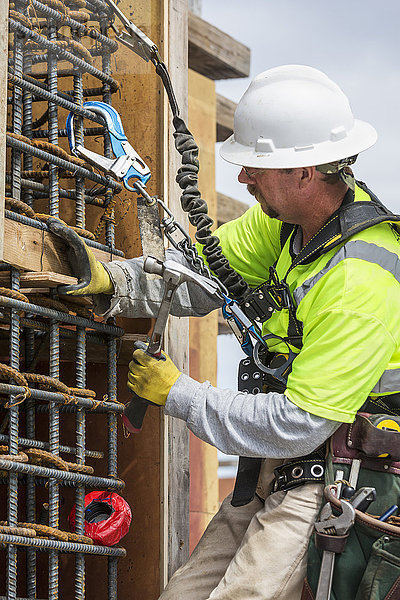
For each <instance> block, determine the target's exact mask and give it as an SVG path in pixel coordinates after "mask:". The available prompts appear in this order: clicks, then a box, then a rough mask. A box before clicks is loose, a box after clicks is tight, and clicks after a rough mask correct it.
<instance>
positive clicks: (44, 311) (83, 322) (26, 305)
mask: <svg viewBox="0 0 400 600" xmlns="http://www.w3.org/2000/svg"><path fill="white" fill-rule="evenodd" d="M0 306H4V307H5V308H16V309H17V310H24V311H26V312H29V313H32V314H34V315H40V316H42V317H47V318H48V319H55V320H56V321H61V322H62V323H69V324H70V325H78V326H80V327H87V328H89V329H95V330H96V331H101V332H102V333H104V334H107V335H112V336H116V337H120V336H122V335H123V333H124V330H123V329H121V328H120V327H117V326H116V325H106V324H104V323H99V321H92V320H90V319H85V317H75V316H73V315H70V314H68V313H63V312H60V311H59V310H54V308H44V307H43V306H38V305H37V304H31V303H30V302H22V301H21V300H14V298H9V297H8V296H1V295H0Z"/></svg>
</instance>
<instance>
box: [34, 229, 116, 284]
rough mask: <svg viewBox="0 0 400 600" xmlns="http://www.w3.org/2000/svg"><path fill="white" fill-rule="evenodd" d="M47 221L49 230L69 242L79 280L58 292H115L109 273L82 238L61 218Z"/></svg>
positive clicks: (73, 267) (70, 259)
mask: <svg viewBox="0 0 400 600" xmlns="http://www.w3.org/2000/svg"><path fill="white" fill-rule="evenodd" d="M46 223H47V225H48V227H49V230H50V231H51V232H52V233H54V234H55V235H58V236H59V237H60V238H61V239H62V240H63V241H64V242H65V243H66V244H67V246H68V250H67V252H68V260H69V263H70V265H71V269H72V272H73V273H74V275H75V277H77V278H78V280H79V281H78V283H77V284H75V285H62V286H59V287H58V292H59V293H60V294H68V295H71V296H84V295H85V296H86V295H90V294H113V293H114V286H113V283H112V281H111V279H110V276H109V274H108V273H107V271H106V269H105V268H104V266H103V265H102V263H101V262H100V261H98V260H97V259H96V258H95V256H94V254H93V252H92V250H91V249H90V248H89V246H87V245H86V244H85V242H84V241H83V240H82V238H81V237H80V236H79V235H78V234H77V233H76V232H75V231H73V230H72V229H71V228H70V227H68V226H67V225H65V223H63V222H62V221H60V220H59V219H56V218H54V217H49V218H48V219H47V221H46Z"/></svg>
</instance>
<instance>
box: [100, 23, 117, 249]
mask: <svg viewBox="0 0 400 600" xmlns="http://www.w3.org/2000/svg"><path fill="white" fill-rule="evenodd" d="M100 30H101V33H102V34H103V35H105V36H106V35H107V31H108V19H107V16H106V15H105V14H103V15H101V19H100ZM101 68H102V70H103V72H104V73H106V74H107V75H110V74H111V63H110V53H109V52H108V50H107V48H103V53H102V55H101ZM102 93H103V102H106V103H107V104H111V88H110V85H109V84H108V83H103V89H102ZM104 156H106V157H107V158H110V157H111V156H112V149H111V142H110V138H109V137H108V136H107V135H105V136H104ZM112 197H113V194H112V191H111V190H110V189H107V190H106V193H105V195H104V201H105V205H106V206H107V205H108V203H109V202H110V201H111V200H112ZM106 245H107V246H110V248H111V249H112V248H114V247H115V231H114V209H113V210H112V212H111V214H110V217H109V219H107V221H106Z"/></svg>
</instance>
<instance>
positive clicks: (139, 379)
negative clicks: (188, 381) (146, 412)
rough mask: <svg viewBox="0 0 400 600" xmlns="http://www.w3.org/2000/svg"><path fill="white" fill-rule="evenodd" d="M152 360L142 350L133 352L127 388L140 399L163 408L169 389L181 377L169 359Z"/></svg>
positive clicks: (166, 356) (152, 358)
mask: <svg viewBox="0 0 400 600" xmlns="http://www.w3.org/2000/svg"><path fill="white" fill-rule="evenodd" d="M162 354H163V357H164V360H163V359H159V360H157V358H154V357H153V356H150V355H149V354H146V352H144V351H143V350H135V352H134V353H133V360H132V361H131V362H130V363H129V373H128V387H129V388H130V389H131V390H132V392H135V394H137V395H138V396H140V397H141V398H144V399H145V400H149V401H150V402H152V403H153V404H158V405H159V406H164V405H165V402H166V400H167V396H168V394H169V391H170V389H171V388H172V386H173V385H174V383H175V381H176V380H177V379H178V377H179V376H180V375H181V372H180V371H179V369H178V368H177V367H176V366H175V365H174V363H173V362H172V360H171V359H170V357H169V356H168V355H167V354H165V353H164V352H163V353H162Z"/></svg>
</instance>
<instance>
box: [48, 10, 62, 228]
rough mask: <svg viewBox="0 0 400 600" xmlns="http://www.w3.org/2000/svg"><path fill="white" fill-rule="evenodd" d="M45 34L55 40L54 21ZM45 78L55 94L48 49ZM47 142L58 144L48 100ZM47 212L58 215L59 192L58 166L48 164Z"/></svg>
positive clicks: (53, 108)
mask: <svg viewBox="0 0 400 600" xmlns="http://www.w3.org/2000/svg"><path fill="white" fill-rule="evenodd" d="M47 36H48V39H49V40H53V41H55V40H57V27H56V23H55V21H53V20H52V19H48V21H47ZM47 79H48V83H47V85H48V90H49V92H50V93H51V94H54V95H57V88H58V81H57V56H56V54H54V53H53V52H51V51H50V50H49V51H48V58H47ZM49 142H50V143H51V144H54V145H55V146H57V145H58V107H57V104H56V103H55V102H49ZM49 188H50V189H49V205H50V206H49V213H50V214H51V215H52V216H53V217H58V215H59V208H60V207H59V194H58V167H56V166H55V165H53V164H49Z"/></svg>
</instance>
